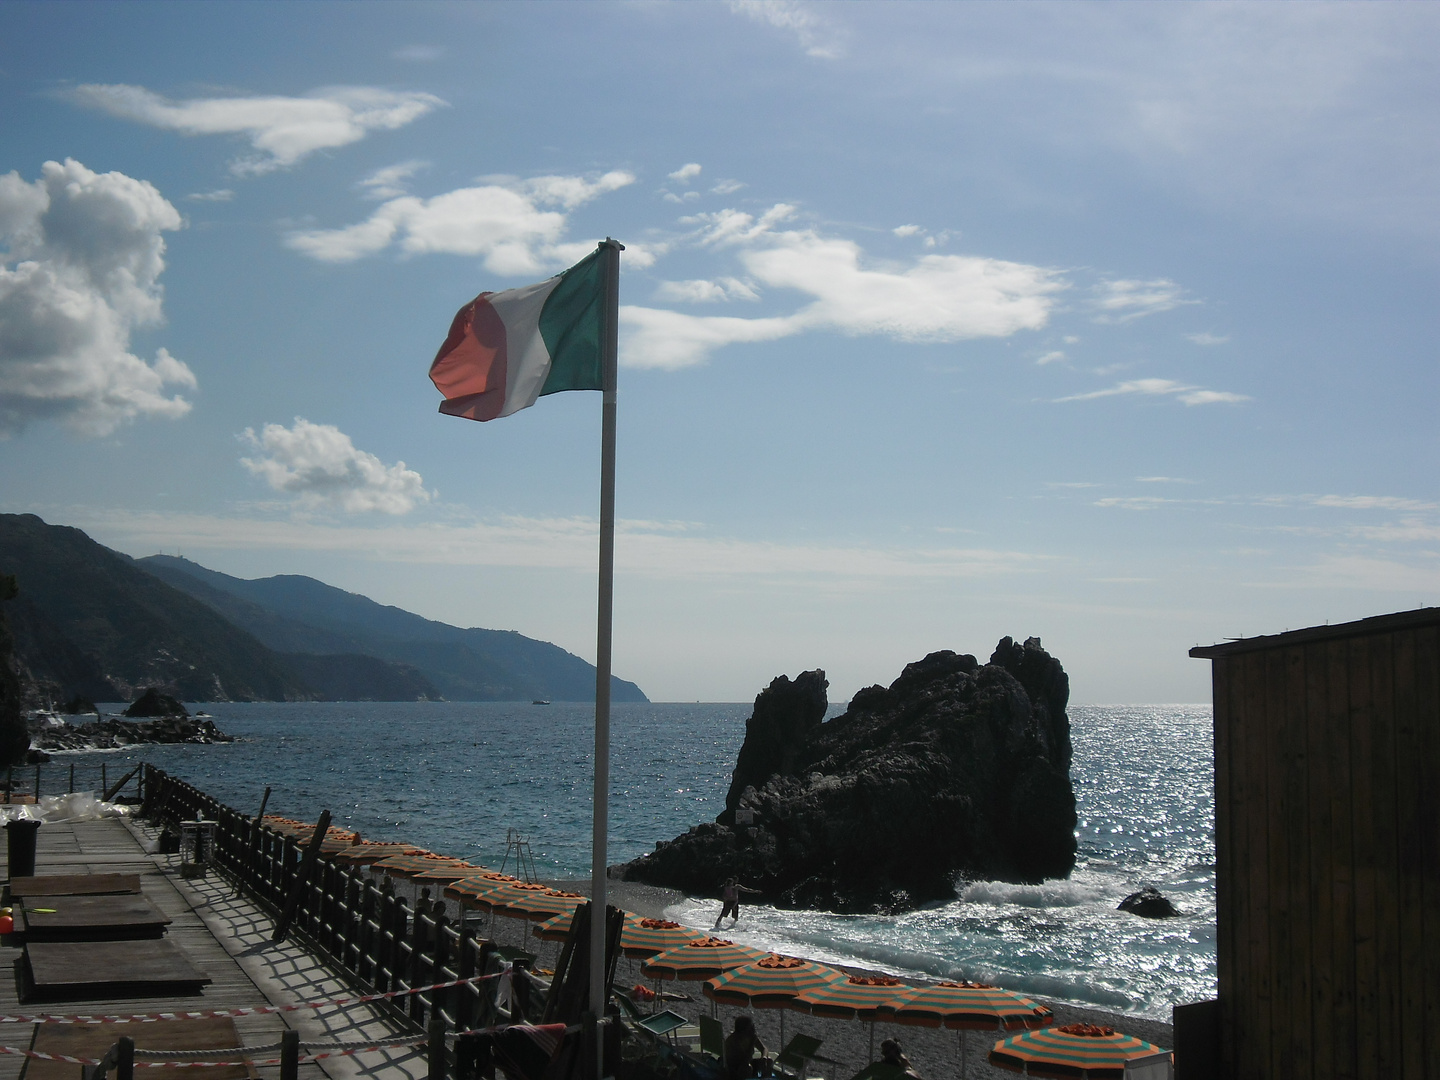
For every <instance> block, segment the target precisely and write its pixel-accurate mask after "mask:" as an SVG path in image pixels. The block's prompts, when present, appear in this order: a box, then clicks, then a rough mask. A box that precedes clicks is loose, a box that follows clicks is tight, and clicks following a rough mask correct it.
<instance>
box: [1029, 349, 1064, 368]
mask: <svg viewBox="0 0 1440 1080" xmlns="http://www.w3.org/2000/svg"><path fill="white" fill-rule="evenodd" d="M1064 359H1065V354H1064V353H1063V352H1062V351H1061V350H1059V349H1052V350H1051V351H1050V352H1047V353H1046V354H1045V355H1044V356H1042V357H1040V358H1039V359H1038V360H1036V361H1035V363H1037V364H1039V365H1040V366H1041V367H1044V366H1045V365H1046V364H1055V363H1059V362H1060V361H1061V360H1064Z"/></svg>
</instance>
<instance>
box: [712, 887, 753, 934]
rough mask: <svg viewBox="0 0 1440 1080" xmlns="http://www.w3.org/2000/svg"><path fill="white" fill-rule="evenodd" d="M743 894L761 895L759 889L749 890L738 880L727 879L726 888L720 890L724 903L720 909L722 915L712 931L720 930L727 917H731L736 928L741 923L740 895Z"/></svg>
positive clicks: (717, 918) (732, 924)
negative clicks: (721, 922) (723, 920)
mask: <svg viewBox="0 0 1440 1080" xmlns="http://www.w3.org/2000/svg"><path fill="white" fill-rule="evenodd" d="M742 892H748V893H750V894H751V895H753V896H759V895H760V890H759V889H747V888H746V887H745V886H744V885H741V884H740V881H739V879H738V878H733V877H730V878H726V879H725V887H724V888H723V889H721V890H720V899H721V901H722V902H723V903H722V906H721V908H720V914H719V915H718V916H716V918H715V925H714V926H713V927H712V928H711V929H713V930H719V929H720V921H721V920H722V919H724V918H725V916H726V915H729V916H730V925H731V926H734V925H735V924H736V923H738V922H739V921H740V894H741V893H742Z"/></svg>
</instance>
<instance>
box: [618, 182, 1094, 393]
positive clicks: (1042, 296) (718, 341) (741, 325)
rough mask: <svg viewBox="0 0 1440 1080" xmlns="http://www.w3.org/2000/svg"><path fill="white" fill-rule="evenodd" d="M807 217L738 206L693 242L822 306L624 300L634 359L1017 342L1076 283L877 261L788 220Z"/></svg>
mask: <svg viewBox="0 0 1440 1080" xmlns="http://www.w3.org/2000/svg"><path fill="white" fill-rule="evenodd" d="M795 213H796V211H795V208H794V207H792V206H789V205H787V204H784V203H780V204H777V205H775V206H773V207H771V208H770V209H769V210H767V211H766V212H765V213H764V214H762V215H760V216H759V217H758V218H757V217H755V216H754V215H752V214H749V213H745V212H742V211H739V210H734V209H727V210H722V211H719V212H717V213H713V214H700V215H697V216H695V217H693V218H688V219H686V221H687V222H688V223H689V224H691V225H694V226H696V231H695V233H694V235H693V237H692V242H694V243H696V244H698V245H700V246H701V247H709V248H712V249H715V250H717V251H733V252H734V253H735V258H736V260H737V262H738V263H739V265H740V267H741V269H742V270H743V271H744V279H743V280H744V281H745V282H746V283H747V285H750V286H751V287H758V286H764V287H768V288H771V289H775V290H789V291H791V292H795V293H799V294H801V295H802V296H808V297H810V303H808V304H807V305H805V306H803V307H801V308H799V309H798V310H795V311H793V312H791V313H790V314H786V315H779V316H771V317H768V318H757V319H741V318H729V317H720V316H695V315H685V314H682V313H679V312H674V311H663V310H658V309H654V308H644V307H624V308H622V309H621V312H620V317H621V326H622V330H624V331H625V332H626V347H625V349H624V352H623V355H624V356H625V358H626V361H625V362H626V363H628V364H630V365H633V366H637V367H658V368H680V367H686V366H689V365H691V364H697V363H701V362H703V361H704V360H705V359H706V358H707V357H708V355H709V354H710V353H711V352H712V351H713V350H715V349H717V348H720V347H722V346H725V345H729V344H737V343H742V342H758V341H773V340H776V339H779V338H784V337H789V336H792V335H794V334H798V333H802V332H805V331H809V330H826V331H833V332H839V333H843V334H849V335H854V336H860V335H870V334H879V335H884V336H886V337H890V338H893V339H895V340H898V341H907V342H953V341H963V340H966V339H969V338H979V337H1006V336H1009V335H1010V334H1013V333H1016V332H1018V331H1020V330H1026V329H1038V328H1039V327H1041V326H1043V325H1044V324H1045V322H1046V320H1047V319H1048V318H1049V315H1050V309H1051V307H1052V305H1053V296H1054V294H1055V293H1057V292H1059V291H1061V290H1062V289H1064V288H1066V287H1067V286H1066V283H1065V282H1064V281H1063V280H1062V279H1061V278H1060V277H1059V275H1058V274H1057V273H1056V272H1055V271H1052V270H1049V269H1046V268H1044V267H1038V266H1030V265H1027V264H1024V263H1015V262H1007V261H1005V260H1001V259H989V258H983V257H979V256H967V255H925V256H921V257H920V258H918V259H915V260H913V261H912V262H911V263H909V264H908V265H902V266H895V265H891V264H885V263H879V262H874V263H872V262H871V261H870V260H868V259H867V258H866V257H865V253H864V252H863V251H862V249H861V248H860V246H859V245H858V244H856V243H854V242H852V241H850V240H845V239H840V238H836V237H829V236H824V235H822V234H820V233H819V232H817V231H815V230H813V229H783V228H779V227H778V226H780V225H782V224H783V223H785V222H786V221H788V220H789V219H791V218H792V217H794V216H795ZM689 298H692V297H689V296H687V299H689Z"/></svg>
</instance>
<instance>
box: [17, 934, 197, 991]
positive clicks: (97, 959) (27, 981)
mask: <svg viewBox="0 0 1440 1080" xmlns="http://www.w3.org/2000/svg"><path fill="white" fill-rule="evenodd" d="M20 963H21V972H22V982H21V987H22V992H23V995H24V997H23V1000H25V1001H57V1000H65V1001H68V1000H73V999H75V998H90V999H94V998H98V997H105V998H134V997H154V996H156V995H158V994H165V995H170V996H175V995H187V994H198V993H200V991H201V989H202V988H204V987H205V986H208V985H209V984H210V983H211V982H212V981H213V980H212V979H211V978H210V976H209V975H207V974H205V972H203V971H201V970H200V969H199V968H197V967H196V966H195V965H194V964H192V963H191V962H190V959H189V958H188V957H187V956H186V955H185V953H184V952H182V951H181V949H180V947H179V946H178V945H176V944H175V943H174V942H173V941H170V940H169V939H167V938H161V939H159V940H158V941H36V942H31V943H30V944H28V945H26V946H25V955H24V956H23V957H22V958H21V961H20Z"/></svg>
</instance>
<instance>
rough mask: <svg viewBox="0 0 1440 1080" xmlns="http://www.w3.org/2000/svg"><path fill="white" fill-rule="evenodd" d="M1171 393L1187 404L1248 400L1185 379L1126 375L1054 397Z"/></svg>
mask: <svg viewBox="0 0 1440 1080" xmlns="http://www.w3.org/2000/svg"><path fill="white" fill-rule="evenodd" d="M1131 395H1134V396H1140V397H1174V398H1176V399H1177V400H1179V401H1182V402H1184V403H1185V404H1186V405H1214V404H1235V403H1237V402H1241V401H1249V400H1250V398H1249V397H1248V396H1247V395H1245V394H1232V393H1230V392H1229V391H1228V390H1206V389H1204V388H1203V387H1199V386H1189V385H1187V384H1185V383H1179V382H1175V381H1174V380H1173V379H1127V380H1126V381H1125V382H1122V383H1117V384H1116V385H1114V386H1111V387H1107V388H1106V389H1104V390H1092V391H1090V392H1089V393H1088V394H1071V395H1069V396H1068V397H1060V398H1055V399H1054V400H1055V401H1056V402H1062V401H1094V400H1096V399H1097V398H1107V397H1122V396H1131Z"/></svg>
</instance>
